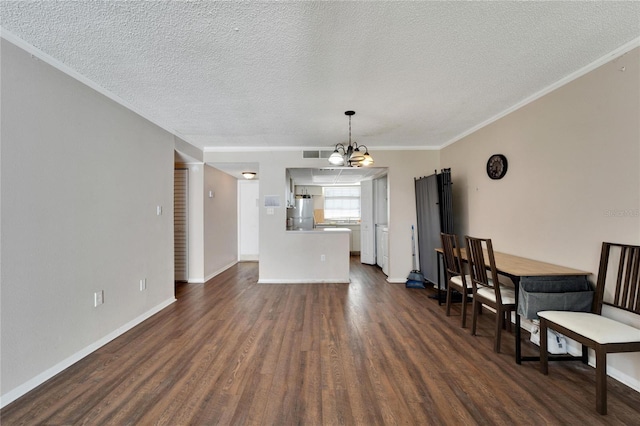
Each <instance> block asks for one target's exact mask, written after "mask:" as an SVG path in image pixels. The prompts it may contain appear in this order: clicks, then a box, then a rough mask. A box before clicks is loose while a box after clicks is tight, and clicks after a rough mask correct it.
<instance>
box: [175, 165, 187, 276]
mask: <svg viewBox="0 0 640 426" xmlns="http://www.w3.org/2000/svg"><path fill="white" fill-rule="evenodd" d="M188 188H189V170H188V169H176V170H174V172H173V253H174V280H175V281H187V279H188V277H189V269H188V265H189V191H188Z"/></svg>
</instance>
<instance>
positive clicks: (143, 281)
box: [140, 278, 147, 291]
mask: <svg viewBox="0 0 640 426" xmlns="http://www.w3.org/2000/svg"><path fill="white" fill-rule="evenodd" d="M146 289H147V279H146V278H143V279H141V280H140V291H144V290H146Z"/></svg>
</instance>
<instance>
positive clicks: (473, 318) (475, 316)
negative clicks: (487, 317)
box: [471, 299, 482, 336]
mask: <svg viewBox="0 0 640 426" xmlns="http://www.w3.org/2000/svg"><path fill="white" fill-rule="evenodd" d="M478 311H482V305H480V303H479V302H477V301H476V300H475V299H474V300H473V312H472V313H471V335H472V336H475V335H476V323H477V322H478Z"/></svg>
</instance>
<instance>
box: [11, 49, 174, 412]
mask: <svg viewBox="0 0 640 426" xmlns="http://www.w3.org/2000/svg"><path fill="white" fill-rule="evenodd" d="M1 53H2V60H1V67H2V68H1V72H2V74H1V90H2V98H1V102H2V103H1V108H2V115H1V120H2V123H1V141H2V146H1V149H2V157H1V184H2V187H1V222H0V226H1V235H2V241H1V244H2V251H1V264H2V271H1V301H0V304H1V314H0V315H1V342H0V343H1V348H2V360H1V366H0V369H1V382H0V392H1V394H2V402H1V403H2V405H6V404H7V403H8V402H10V401H11V400H13V399H15V398H16V397H18V396H20V395H21V394H23V393H25V392H26V391H28V390H30V389H31V388H33V387H34V386H36V385H38V384H40V383H41V382H42V381H44V380H46V379H48V378H49V377H51V376H52V375H53V374H55V373H57V372H59V371H61V370H62V369H64V368H66V367H67V366H68V365H70V364H71V363H73V362H74V361H76V360H77V359H79V358H81V357H82V356H84V355H86V354H88V353H89V352H91V351H92V350H95V349H96V348H97V347H99V346H100V345H102V344H104V343H106V342H107V341H108V340H110V339H112V338H113V337H115V336H117V335H118V334H120V333H122V332H124V331H126V330H127V329H128V328H130V327H132V326H133V325H135V324H137V323H138V322H140V321H142V320H143V319H144V318H146V317H148V316H149V315H151V314H152V313H155V312H156V311H157V310H159V309H160V308H162V307H164V306H166V305H167V304H169V303H171V302H172V301H173V300H174V283H173V189H172V188H173V156H174V137H173V135H171V134H169V133H167V132H165V131H164V130H161V129H160V128H159V127H157V126H155V125H153V124H152V123H150V122H148V121H147V120H145V119H143V118H141V117H139V116H138V115H136V114H134V113H132V112H130V111H129V110H127V109H126V108H124V107H122V106H120V105H118V104H116V103H115V102H113V101H111V100H109V99H107V98H106V97H105V96H103V95H100V94H99V93H97V92H96V91H94V90H92V89H90V88H88V87H86V86H84V85H83V84H81V83H79V82H78V81H77V80H74V79H73V78H70V77H69V76H67V75H66V74H63V73H62V72H60V71H58V70H56V69H54V68H52V67H51V66H49V65H47V64H46V63H45V62H43V61H41V60H39V59H38V58H36V57H33V56H32V55H30V54H29V53H27V52H25V51H23V50H21V49H19V48H18V47H16V46H14V45H13V44H11V43H9V42H7V41H5V40H2V46H1ZM157 206H162V208H163V214H162V215H161V216H157V215H156V207H157ZM143 278H146V279H147V290H146V291H140V290H139V281H140V279H143ZM99 290H104V294H105V303H104V304H103V305H101V306H98V307H94V305H93V298H94V292H96V291H99Z"/></svg>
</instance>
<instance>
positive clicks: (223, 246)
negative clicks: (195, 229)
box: [202, 165, 238, 281]
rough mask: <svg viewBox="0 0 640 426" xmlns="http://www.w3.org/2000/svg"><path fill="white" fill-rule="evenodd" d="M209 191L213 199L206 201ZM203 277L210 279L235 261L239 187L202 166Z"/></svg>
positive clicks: (236, 256) (209, 168)
mask: <svg viewBox="0 0 640 426" xmlns="http://www.w3.org/2000/svg"><path fill="white" fill-rule="evenodd" d="M209 191H211V193H212V197H209ZM202 197H203V199H204V276H205V281H206V280H209V279H211V278H213V277H214V276H216V275H217V274H219V273H220V272H222V271H224V270H225V269H227V268H228V267H230V266H232V265H235V263H236V262H237V261H238V203H237V197H238V183H237V180H236V178H234V177H232V176H230V175H228V174H226V173H224V172H221V171H220V170H218V169H215V168H213V167H211V166H208V165H205V166H204V188H203V193H202Z"/></svg>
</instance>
